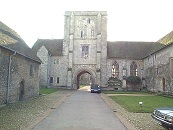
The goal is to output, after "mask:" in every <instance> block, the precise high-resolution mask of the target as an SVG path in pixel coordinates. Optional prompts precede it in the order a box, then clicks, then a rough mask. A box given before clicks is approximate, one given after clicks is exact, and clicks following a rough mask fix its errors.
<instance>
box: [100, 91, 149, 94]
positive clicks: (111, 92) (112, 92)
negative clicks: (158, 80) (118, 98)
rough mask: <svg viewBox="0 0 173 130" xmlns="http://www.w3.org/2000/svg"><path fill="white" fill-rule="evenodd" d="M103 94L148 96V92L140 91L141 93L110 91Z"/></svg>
mask: <svg viewBox="0 0 173 130" xmlns="http://www.w3.org/2000/svg"><path fill="white" fill-rule="evenodd" d="M102 93H105V94H148V93H147V92H143V91H140V92H135V91H134V92H133V91H127V92H124V91H109V90H103V91H102Z"/></svg>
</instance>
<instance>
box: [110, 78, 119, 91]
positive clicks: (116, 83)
mask: <svg viewBox="0 0 173 130" xmlns="http://www.w3.org/2000/svg"><path fill="white" fill-rule="evenodd" d="M107 85H108V87H111V88H114V89H118V88H120V87H122V81H121V80H120V79H118V78H114V77H110V78H109V80H108V81H107Z"/></svg>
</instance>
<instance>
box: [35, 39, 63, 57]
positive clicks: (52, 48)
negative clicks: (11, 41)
mask: <svg viewBox="0 0 173 130" xmlns="http://www.w3.org/2000/svg"><path fill="white" fill-rule="evenodd" d="M42 46H44V47H45V48H46V49H47V50H48V52H49V53H50V54H51V55H52V56H62V55H63V39H38V40H37V41H36V43H35V44H34V46H33V47H32V49H33V50H34V52H37V51H38V50H39V49H40V48H41V47H42Z"/></svg>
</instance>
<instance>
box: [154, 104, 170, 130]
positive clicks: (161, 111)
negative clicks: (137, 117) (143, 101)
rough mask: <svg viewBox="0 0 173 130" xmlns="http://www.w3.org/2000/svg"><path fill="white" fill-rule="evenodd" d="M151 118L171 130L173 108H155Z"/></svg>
mask: <svg viewBox="0 0 173 130" xmlns="http://www.w3.org/2000/svg"><path fill="white" fill-rule="evenodd" d="M151 116H152V118H154V119H155V120H157V121H158V122H159V123H160V124H161V125H162V126H163V127H166V128H168V129H171V130H173V107H162V108H157V109H155V110H154V112H153V113H152V115H151Z"/></svg>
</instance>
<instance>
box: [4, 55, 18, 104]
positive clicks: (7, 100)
mask: <svg viewBox="0 0 173 130" xmlns="http://www.w3.org/2000/svg"><path fill="white" fill-rule="evenodd" d="M14 55H16V52H14V53H13V54H12V55H10V57H9V65H8V79H7V93H6V103H7V104H8V102H9V88H10V81H11V62H12V56H14Z"/></svg>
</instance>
